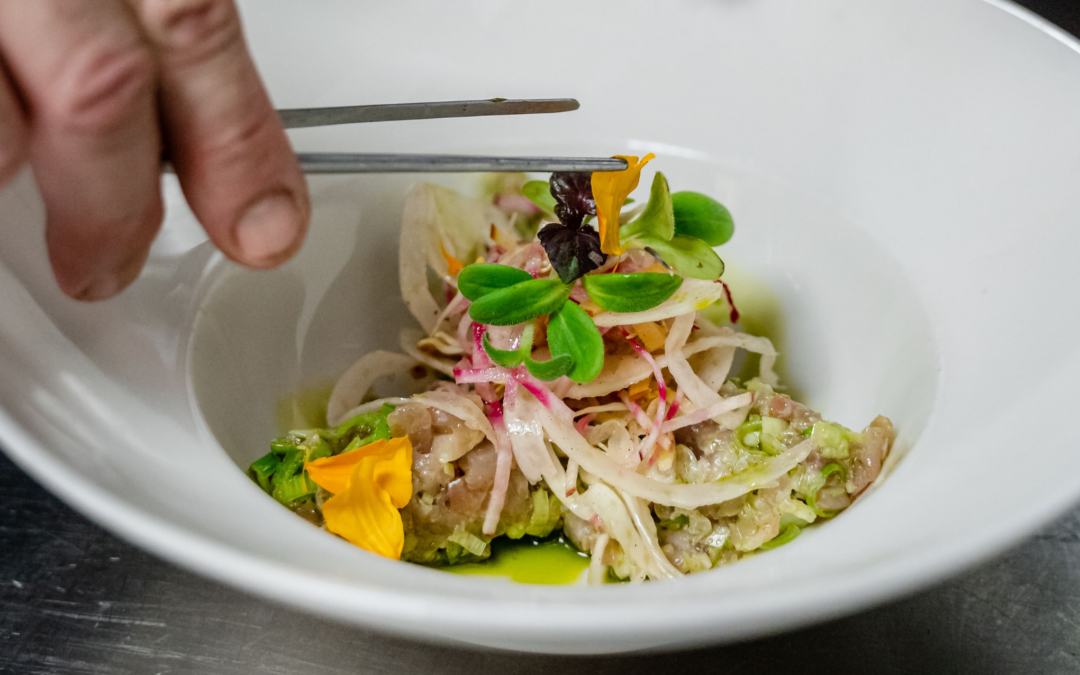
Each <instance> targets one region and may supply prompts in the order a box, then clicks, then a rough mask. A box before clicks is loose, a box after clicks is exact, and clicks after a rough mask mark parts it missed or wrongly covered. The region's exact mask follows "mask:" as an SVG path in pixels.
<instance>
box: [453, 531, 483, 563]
mask: <svg viewBox="0 0 1080 675" xmlns="http://www.w3.org/2000/svg"><path fill="white" fill-rule="evenodd" d="M447 540H449V541H452V542H454V543H455V544H457V545H458V546H460V547H461V548H463V549H465V550H466V551H468V552H469V553H472V554H473V555H475V556H477V557H482V556H483V555H484V551H486V550H487V547H488V543H487V542H486V541H484V540H483V539H481V538H480V537H478V536H476V535H475V534H472V533H470V532H466V531H465V530H460V529H459V530H454V532H453V534H451V535H450V536H449V537H447Z"/></svg>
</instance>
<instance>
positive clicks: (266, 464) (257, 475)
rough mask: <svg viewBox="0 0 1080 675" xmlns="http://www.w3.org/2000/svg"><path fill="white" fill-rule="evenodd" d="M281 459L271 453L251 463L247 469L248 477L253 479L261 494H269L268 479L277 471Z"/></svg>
mask: <svg viewBox="0 0 1080 675" xmlns="http://www.w3.org/2000/svg"><path fill="white" fill-rule="evenodd" d="M280 464H281V459H279V458H278V456H277V455H275V454H274V453H273V452H269V453H267V454H265V455H263V456H262V457H260V458H259V459H257V460H255V461H254V462H252V463H251V466H250V467H248V475H250V476H251V477H252V478H254V479H255V481H256V482H257V483H258V484H259V487H261V488H262V489H263V492H270V477H271V476H273V475H274V472H275V471H277V468H278V465H280Z"/></svg>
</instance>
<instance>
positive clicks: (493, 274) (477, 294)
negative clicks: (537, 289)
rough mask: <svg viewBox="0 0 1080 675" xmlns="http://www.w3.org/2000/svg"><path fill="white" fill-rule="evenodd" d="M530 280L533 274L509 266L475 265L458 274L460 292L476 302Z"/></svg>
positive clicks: (466, 267) (493, 264)
mask: <svg viewBox="0 0 1080 675" xmlns="http://www.w3.org/2000/svg"><path fill="white" fill-rule="evenodd" d="M530 279H532V275H531V274H529V273H528V272H526V271H525V270H519V269H518V268H516V267H510V266H509V265H498V264H495V263H473V264H472V265H466V266H465V268H464V269H463V270H461V273H460V274H458V290H459V291H461V294H462V295H464V296H465V297H466V298H468V299H469V300H473V301H476V300H479V299H480V298H482V297H484V296H485V295H487V294H488V293H491V292H493V291H497V290H500V289H502V288H508V287H510V286H513V285H514V284H518V283H521V282H522V281H529V280H530Z"/></svg>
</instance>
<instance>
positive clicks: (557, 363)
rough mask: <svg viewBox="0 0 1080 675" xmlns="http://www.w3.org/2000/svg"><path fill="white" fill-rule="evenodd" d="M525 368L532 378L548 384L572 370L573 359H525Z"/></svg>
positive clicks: (563, 356)
mask: <svg viewBox="0 0 1080 675" xmlns="http://www.w3.org/2000/svg"><path fill="white" fill-rule="evenodd" d="M575 307H576V305H575ZM525 367H526V368H528V370H529V372H530V373H532V375H533V377H535V378H537V379H540V380H544V381H546V382H550V381H551V380H557V379H559V378H560V377H562V376H563V375H566V374H567V373H569V372H570V371H571V370H573V368H574V359H573V358H572V357H570V356H569V355H567V354H560V355H558V356H553V357H552V358H551V360H550V361H534V360H532V359H531V358H528V357H526V358H525Z"/></svg>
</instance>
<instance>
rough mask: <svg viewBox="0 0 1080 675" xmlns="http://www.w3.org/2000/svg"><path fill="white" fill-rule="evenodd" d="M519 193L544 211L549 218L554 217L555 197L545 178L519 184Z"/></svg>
mask: <svg viewBox="0 0 1080 675" xmlns="http://www.w3.org/2000/svg"><path fill="white" fill-rule="evenodd" d="M521 194H523V195H525V196H526V197H528V198H529V201H530V202H532V203H533V204H536V207H537V208H538V209H540V210H541V211H543V212H544V215H545V216H547V217H548V218H549V219H554V218H555V205H556V204H558V202H557V201H555V197H553V196H552V194H551V184H550V183H548V182H547V181H546V180H531V181H529V182H527V183H525V185H522V186H521Z"/></svg>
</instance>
